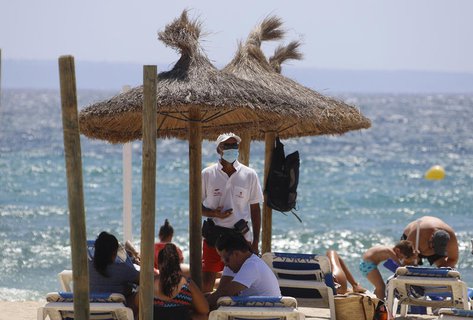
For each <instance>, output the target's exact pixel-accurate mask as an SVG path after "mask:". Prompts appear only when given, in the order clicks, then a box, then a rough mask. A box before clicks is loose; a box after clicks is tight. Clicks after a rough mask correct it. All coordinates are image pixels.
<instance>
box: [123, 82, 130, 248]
mask: <svg viewBox="0 0 473 320" xmlns="http://www.w3.org/2000/svg"><path fill="white" fill-rule="evenodd" d="M130 89H131V88H130V86H128V85H125V86H123V87H122V92H127V91H128V90H130ZM132 155H133V144H132V143H131V142H128V143H125V144H124V145H123V149H122V159H123V243H126V241H127V240H129V241H133V230H132V229H133V228H132V225H133V224H132V218H131V214H132V204H133V197H132V191H133V190H132V185H133V162H132Z"/></svg>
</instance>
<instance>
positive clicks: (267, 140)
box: [261, 132, 276, 253]
mask: <svg viewBox="0 0 473 320" xmlns="http://www.w3.org/2000/svg"><path fill="white" fill-rule="evenodd" d="M275 141H276V133H275V132H266V133H265V134H264V182H263V186H265V185H266V181H267V180H268V173H269V166H270V165H271V156H272V155H273V149H274V143H275ZM266 203H267V201H266V194H265V195H264V203H263V230H262V237H261V238H262V240H261V242H262V244H261V252H262V253H266V252H271V236H272V228H273V216H272V215H273V210H272V209H271V208H270V207H268V205H267V204H266Z"/></svg>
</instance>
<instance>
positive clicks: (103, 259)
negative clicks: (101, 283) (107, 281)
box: [94, 231, 118, 277]
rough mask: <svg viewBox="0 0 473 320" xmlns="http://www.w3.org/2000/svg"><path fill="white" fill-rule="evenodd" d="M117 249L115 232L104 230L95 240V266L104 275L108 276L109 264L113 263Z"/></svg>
mask: <svg viewBox="0 0 473 320" xmlns="http://www.w3.org/2000/svg"><path fill="white" fill-rule="evenodd" d="M117 251H118V240H117V238H115V236H114V235H113V234H110V233H108V232H105V231H102V232H101V233H100V234H99V236H98V237H97V239H96V240H95V250H94V267H95V269H96V270H97V271H98V272H99V273H100V274H101V275H103V276H104V277H108V274H107V266H108V265H109V264H111V263H113V259H114V258H115V256H116V254H117Z"/></svg>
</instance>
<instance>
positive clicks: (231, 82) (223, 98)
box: [79, 11, 306, 143]
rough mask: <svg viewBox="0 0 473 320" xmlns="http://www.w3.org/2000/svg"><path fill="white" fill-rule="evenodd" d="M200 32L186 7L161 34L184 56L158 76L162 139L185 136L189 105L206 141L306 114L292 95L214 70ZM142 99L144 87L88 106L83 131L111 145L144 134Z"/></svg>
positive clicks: (159, 135)
mask: <svg viewBox="0 0 473 320" xmlns="http://www.w3.org/2000/svg"><path fill="white" fill-rule="evenodd" d="M201 34H202V28H201V24H200V23H199V22H198V21H196V20H194V21H191V20H189V18H188V16H187V11H184V12H183V13H182V15H181V16H180V17H179V18H177V19H175V20H174V21H173V22H172V23H170V24H168V25H167V26H166V27H165V29H164V31H162V32H160V33H159V36H158V38H159V40H161V41H162V42H164V43H165V44H166V45H167V46H169V47H172V48H174V49H176V50H177V51H178V52H179V53H180V55H181V57H180V59H179V60H178V61H177V63H176V64H175V65H174V67H173V68H172V70H170V71H166V72H161V73H159V74H158V83H157V113H158V116H157V128H158V132H157V135H158V137H177V138H181V139H186V138H187V127H188V125H187V122H188V121H189V119H188V110H189V107H190V106H198V107H199V108H200V110H201V114H202V118H203V119H202V136H203V138H204V139H215V138H216V137H217V136H218V135H219V134H220V133H222V132H228V131H240V130H243V129H244V130H249V131H251V132H252V135H256V132H259V131H260V130H261V128H264V127H267V126H268V123H273V122H274V121H279V120H280V119H281V118H285V119H289V118H296V117H303V116H306V114H305V112H306V111H305V110H302V109H299V108H296V107H295V106H294V105H293V104H292V99H291V98H290V97H288V96H287V95H283V94H279V93H276V94H275V93H274V92H273V91H270V90H268V88H267V86H265V85H263V84H258V83H253V82H250V81H247V80H244V79H242V78H240V77H237V76H235V75H233V74H230V73H225V72H222V71H220V70H218V69H217V68H215V67H214V66H213V65H212V63H211V62H210V61H209V59H208V58H207V56H206V55H205V53H204V52H203V50H202V49H201V47H200V45H199V38H200V36H201ZM142 101H143V86H139V87H136V88H133V89H131V90H130V91H127V92H125V93H122V94H119V95H117V96H114V97H112V98H111V99H109V100H106V101H101V102H98V103H95V104H92V105H90V106H88V107H86V108H85V109H83V110H82V111H81V112H80V115H79V123H80V131H81V133H83V134H85V135H86V136H88V137H90V138H95V139H102V140H107V141H109V142H112V143H122V142H127V141H131V140H135V139H139V138H141V126H142Z"/></svg>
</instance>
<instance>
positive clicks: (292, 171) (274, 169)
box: [265, 137, 302, 222]
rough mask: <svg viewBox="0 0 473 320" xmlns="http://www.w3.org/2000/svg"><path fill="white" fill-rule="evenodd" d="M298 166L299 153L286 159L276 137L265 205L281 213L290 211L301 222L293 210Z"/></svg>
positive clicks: (279, 141) (297, 181) (297, 182)
mask: <svg viewBox="0 0 473 320" xmlns="http://www.w3.org/2000/svg"><path fill="white" fill-rule="evenodd" d="M299 165H300V160H299V152H298V151H295V152H293V153H291V154H289V155H288V156H287V157H286V156H285V154H284V145H283V144H282V143H281V140H279V137H276V146H275V147H274V150H273V154H272V157H271V164H270V167H269V172H268V179H267V181H266V188H265V193H266V201H267V205H268V207H270V208H272V209H274V210H277V211H280V212H283V213H284V212H289V211H290V212H291V213H292V214H294V216H296V218H297V219H298V220H299V221H300V222H302V220H301V218H299V216H298V215H297V214H296V213H295V212H294V210H293V209H295V207H296V198H297V185H298V184H299Z"/></svg>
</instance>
